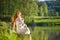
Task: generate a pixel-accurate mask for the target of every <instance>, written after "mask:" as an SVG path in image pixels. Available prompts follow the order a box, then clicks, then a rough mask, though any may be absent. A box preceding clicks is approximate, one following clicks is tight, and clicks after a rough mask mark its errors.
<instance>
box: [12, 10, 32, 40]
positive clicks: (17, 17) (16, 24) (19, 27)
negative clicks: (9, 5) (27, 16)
mask: <svg viewBox="0 0 60 40" xmlns="http://www.w3.org/2000/svg"><path fill="white" fill-rule="evenodd" d="M12 26H13V32H15V28H16V32H17V34H27V35H29V40H31V35H30V30H29V28H28V27H27V25H26V24H25V23H24V19H23V18H22V17H21V12H20V11H17V12H16V14H14V15H13V16H12Z"/></svg>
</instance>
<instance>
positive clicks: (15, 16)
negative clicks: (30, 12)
mask: <svg viewBox="0 0 60 40" xmlns="http://www.w3.org/2000/svg"><path fill="white" fill-rule="evenodd" d="M19 12H20V11H17V12H16V13H15V14H14V15H13V16H12V18H11V23H12V25H13V24H14V22H15V20H16V18H17V17H18V14H19ZM20 13H21V12H20ZM20 16H21V15H20Z"/></svg>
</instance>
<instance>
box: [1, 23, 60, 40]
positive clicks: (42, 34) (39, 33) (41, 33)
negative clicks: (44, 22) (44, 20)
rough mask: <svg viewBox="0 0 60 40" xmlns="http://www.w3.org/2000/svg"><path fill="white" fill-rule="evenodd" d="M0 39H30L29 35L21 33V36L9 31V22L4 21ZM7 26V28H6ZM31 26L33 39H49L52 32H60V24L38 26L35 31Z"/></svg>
mask: <svg viewBox="0 0 60 40" xmlns="http://www.w3.org/2000/svg"><path fill="white" fill-rule="evenodd" d="M0 25H1V26H0V40H28V36H27V35H20V37H19V36H18V35H17V34H16V33H9V32H7V30H9V28H8V27H9V25H8V23H5V22H2V23H0ZM6 27H7V28H6ZM29 28H30V31H31V36H32V40H48V37H49V35H50V33H51V32H53V33H55V34H56V35H58V34H59V30H60V26H43V27H41V26H36V27H35V29H34V31H32V28H31V27H29Z"/></svg>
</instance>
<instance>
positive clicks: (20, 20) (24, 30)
mask: <svg viewBox="0 0 60 40" xmlns="http://www.w3.org/2000/svg"><path fill="white" fill-rule="evenodd" d="M16 26H17V29H16V31H17V33H24V34H30V30H29V28H28V27H26V28H25V27H24V26H26V25H25V24H24V19H23V18H17V20H16Z"/></svg>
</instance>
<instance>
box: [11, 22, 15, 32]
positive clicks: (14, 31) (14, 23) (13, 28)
mask: <svg viewBox="0 0 60 40" xmlns="http://www.w3.org/2000/svg"><path fill="white" fill-rule="evenodd" d="M12 30H13V32H15V22H14V23H13V29H12Z"/></svg>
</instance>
